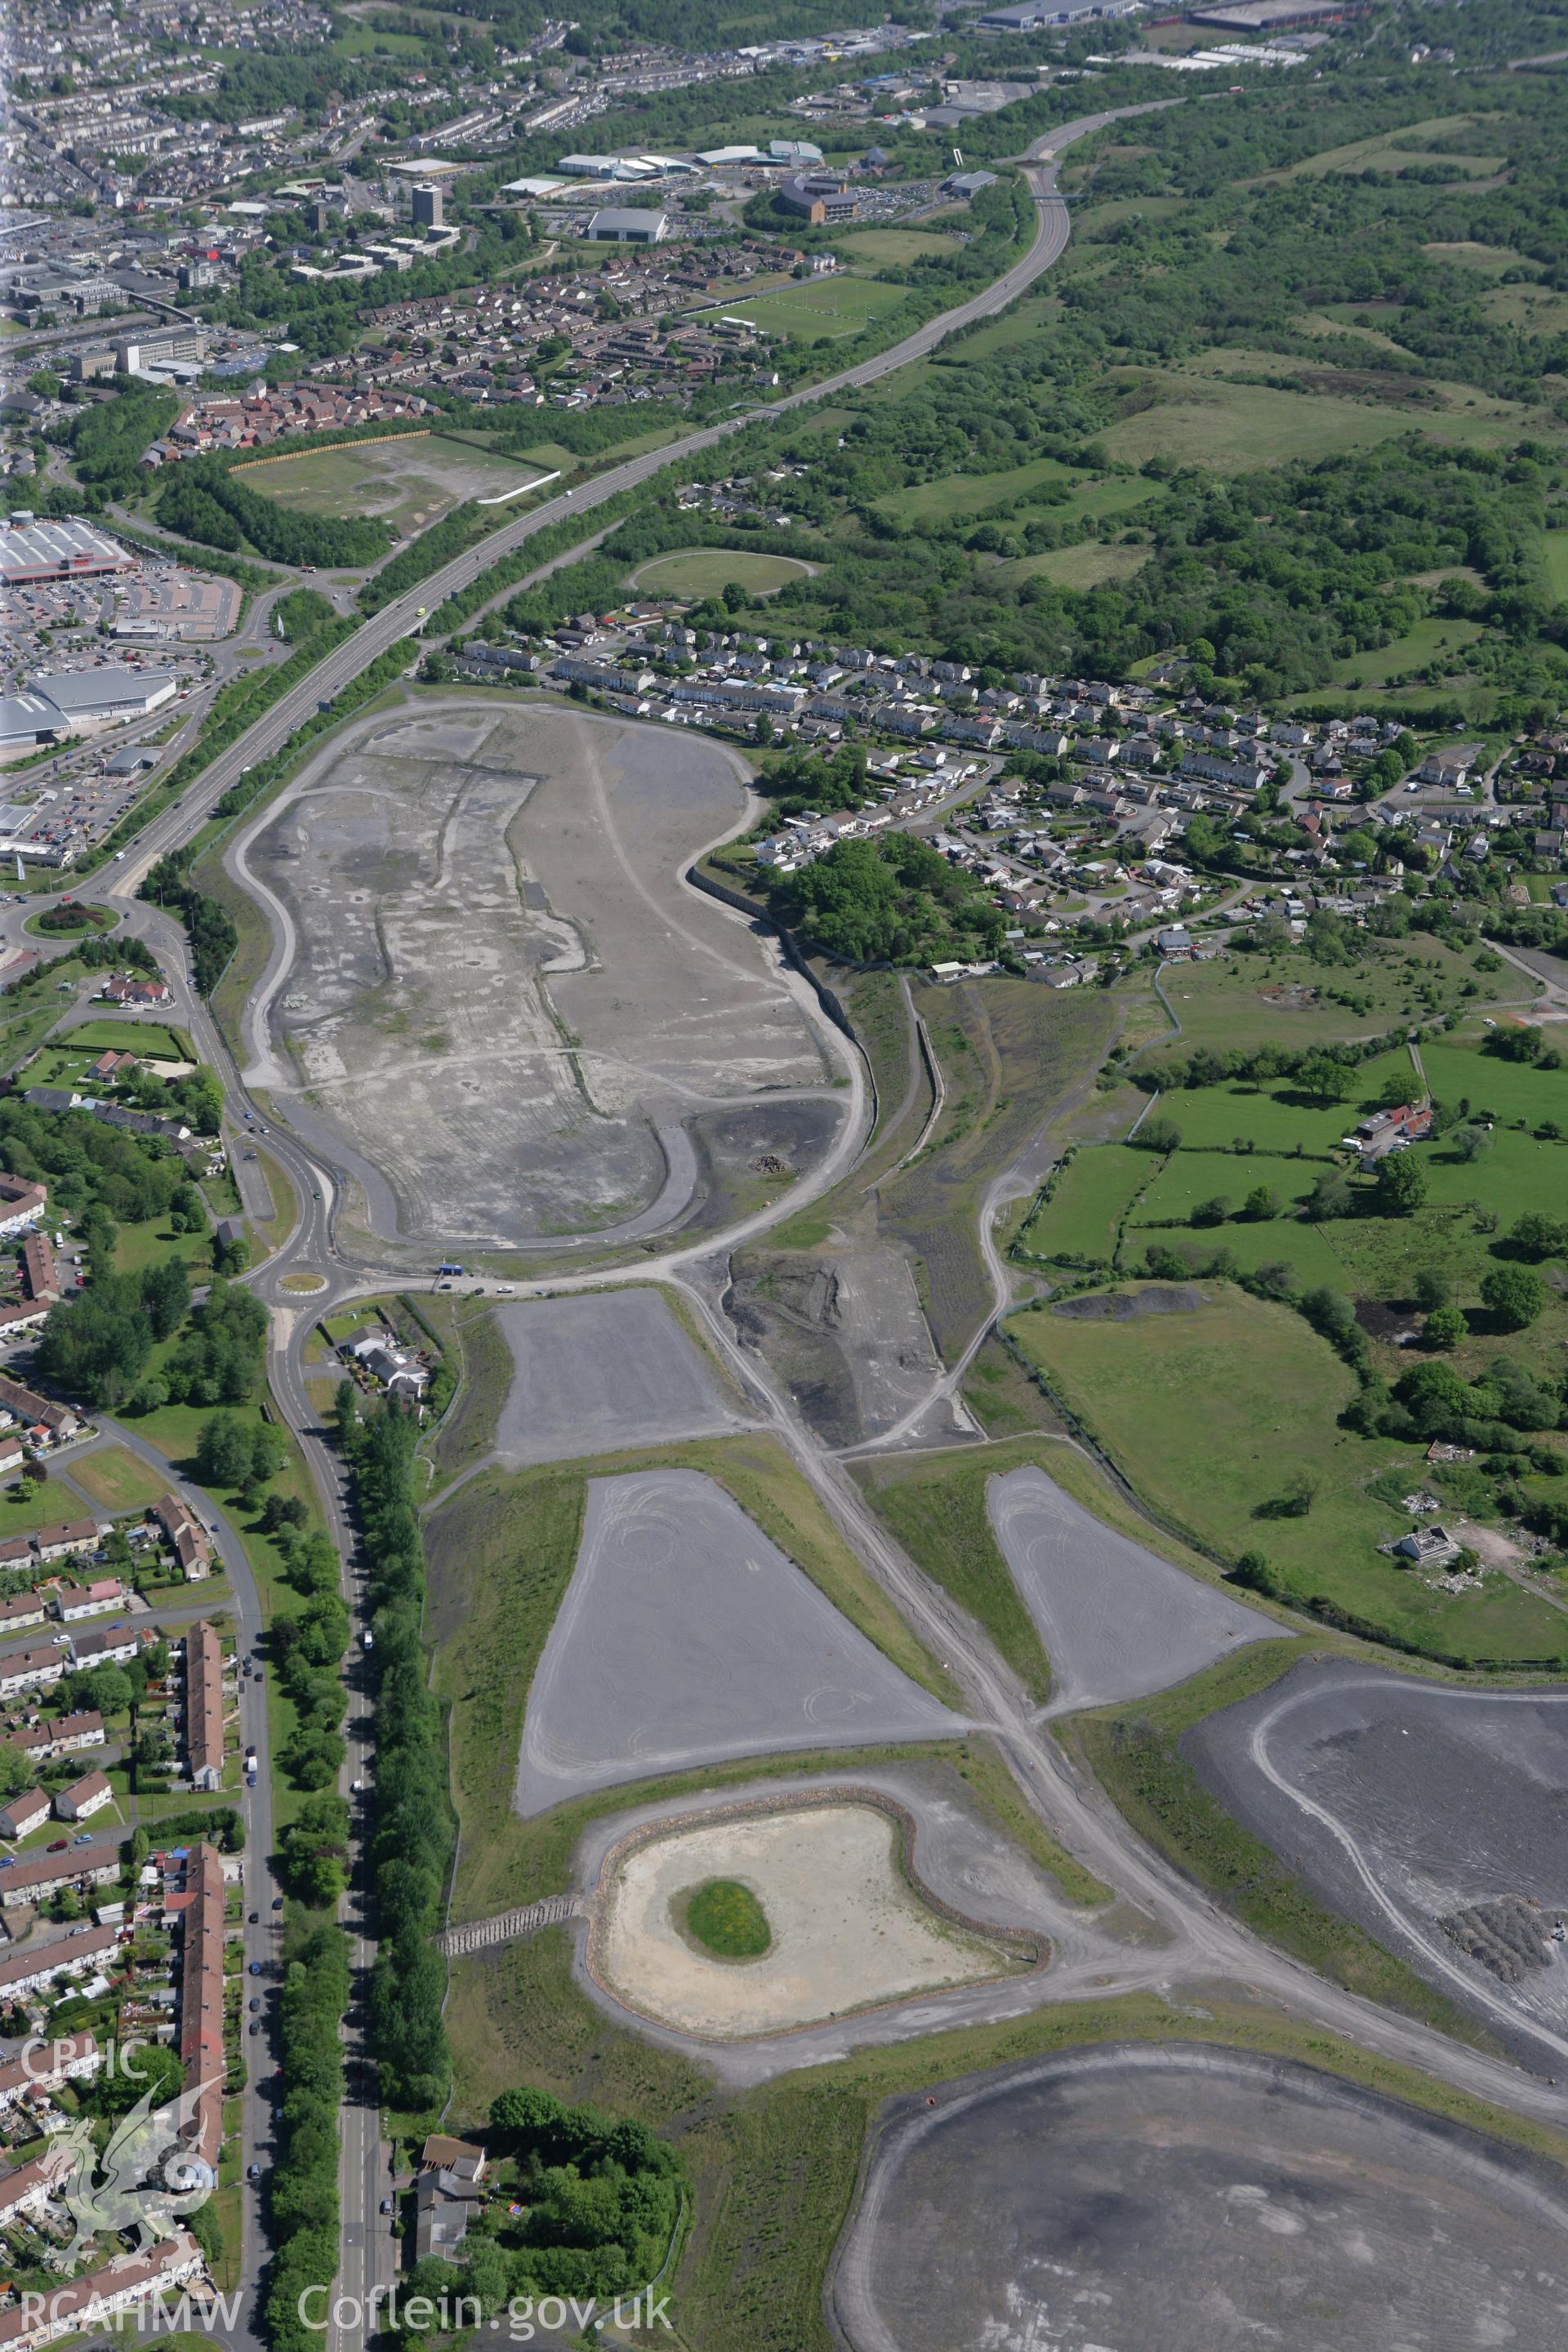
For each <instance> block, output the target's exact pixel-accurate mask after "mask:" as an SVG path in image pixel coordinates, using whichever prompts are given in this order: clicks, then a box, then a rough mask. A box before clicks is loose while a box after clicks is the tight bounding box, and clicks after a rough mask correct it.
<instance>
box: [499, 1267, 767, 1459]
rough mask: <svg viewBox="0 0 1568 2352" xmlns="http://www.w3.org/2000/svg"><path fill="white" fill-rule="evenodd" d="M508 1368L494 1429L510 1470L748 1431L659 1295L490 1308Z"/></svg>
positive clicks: (590, 1295)
mask: <svg viewBox="0 0 1568 2352" xmlns="http://www.w3.org/2000/svg"><path fill="white" fill-rule="evenodd" d="M495 1319H496V1321H497V1323H498V1324H499V1325H500V1329H501V1332H502V1334H503V1336H504V1337H505V1339H506V1343H507V1345H508V1347H509V1348H510V1349H511V1353H512V1361H513V1363H514V1364H515V1366H516V1368H517V1369H516V1370H515V1372H514V1373H513V1376H512V1382H511V1386H510V1389H509V1390H508V1391H507V1398H506V1402H505V1403H504V1404H503V1405H502V1407H501V1411H500V1424H499V1426H498V1428H497V1432H496V1452H497V1453H498V1454H500V1457H501V1459H502V1460H503V1461H504V1462H505V1463H506V1464H507V1465H509V1466H510V1467H511V1468H514V1469H521V1468H524V1467H526V1466H527V1465H529V1464H531V1463H535V1462H570V1461H573V1460H574V1459H575V1458H576V1457H577V1456H578V1455H580V1454H604V1453H609V1452H611V1451H613V1450H615V1449H616V1448H619V1447H622V1446H631V1445H660V1444H668V1442H669V1441H670V1440H671V1439H672V1438H677V1437H702V1436H707V1435H712V1434H717V1433H722V1432H725V1431H729V1430H736V1429H744V1428H748V1427H750V1426H752V1423H750V1421H749V1420H748V1418H747V1416H746V1415H745V1414H744V1413H742V1411H741V1409H740V1406H739V1404H738V1403H737V1402H736V1401H735V1400H734V1399H733V1398H732V1397H731V1396H729V1395H728V1394H726V1392H725V1390H724V1388H723V1386H722V1385H721V1381H719V1379H718V1377H717V1376H716V1374H715V1373H714V1372H713V1370H711V1368H710V1366H709V1365H708V1364H706V1363H705V1362H704V1361H703V1360H702V1357H701V1356H700V1354H699V1352H698V1350H697V1349H696V1348H695V1347H694V1346H693V1345H692V1343H691V1341H690V1340H689V1339H688V1338H687V1336H686V1333H685V1332H684V1331H683V1330H682V1329H681V1328H680V1325H679V1322H678V1321H677V1320H676V1318H675V1316H674V1314H673V1312H672V1311H671V1309H670V1307H669V1303H668V1300H667V1299H665V1298H663V1297H660V1296H659V1294H658V1291H657V1290H608V1291H604V1292H601V1293H598V1294H595V1293H594V1292H592V1291H584V1292H581V1293H579V1294H578V1295H577V1296H576V1297H569V1298H534V1299H529V1300H528V1301H527V1302H526V1303H522V1302H520V1303H519V1304H518V1305H516V1306H514V1307H497V1308H496V1310H495Z"/></svg>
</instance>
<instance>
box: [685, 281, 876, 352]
mask: <svg viewBox="0 0 1568 2352" xmlns="http://www.w3.org/2000/svg"><path fill="white" fill-rule="evenodd" d="M905 299H907V298H906V296H905V292H904V289H903V288H902V287H901V286H884V285H882V284H881V283H880V282H879V280H878V279H876V278H848V277H844V278H806V279H805V280H803V282H802V283H801V284H800V285H798V286H790V287H787V288H784V287H781V288H780V289H779V291H778V292H777V293H776V294H759V295H756V296H754V297H753V298H752V299H751V300H750V301H747V300H746V299H744V298H742V299H741V300H740V301H738V302H736V303H735V304H734V305H733V306H732V307H730V308H727V309H726V310H725V313H724V315H725V316H726V318H731V319H744V320H747V321H748V323H749V324H750V325H752V326H753V327H757V328H760V329H761V330H762V331H763V333H764V334H768V335H788V336H789V337H790V338H791V340H792V341H795V342H801V343H826V342H837V341H838V339H839V338H840V337H841V336H844V335H858V334H859V332H860V331H861V330H862V328H864V327H868V326H869V325H871V324H872V323H873V321H874V320H878V319H885V318H886V317H887V316H888V315H889V312H890V311H893V310H898V309H899V308H900V305H901V304H902V303H903V302H904V300H905Z"/></svg>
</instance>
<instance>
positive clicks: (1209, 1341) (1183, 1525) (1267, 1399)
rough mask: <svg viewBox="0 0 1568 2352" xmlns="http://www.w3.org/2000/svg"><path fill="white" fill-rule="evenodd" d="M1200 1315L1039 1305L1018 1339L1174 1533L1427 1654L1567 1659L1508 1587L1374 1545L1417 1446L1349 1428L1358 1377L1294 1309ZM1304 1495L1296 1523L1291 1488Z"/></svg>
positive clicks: (1205, 1294)
mask: <svg viewBox="0 0 1568 2352" xmlns="http://www.w3.org/2000/svg"><path fill="white" fill-rule="evenodd" d="M1201 1296H1202V1300H1203V1303H1202V1305H1201V1307H1199V1308H1198V1309H1197V1310H1196V1311H1195V1312H1194V1313H1189V1314H1163V1315H1146V1316H1136V1317H1134V1318H1131V1319H1128V1320H1125V1321H1113V1320H1111V1319H1110V1318H1106V1319H1104V1320H1100V1321H1089V1320H1085V1319H1078V1318H1069V1317H1068V1316H1065V1315H1058V1314H1053V1313H1052V1312H1051V1311H1050V1309H1049V1308H1048V1307H1031V1308H1028V1309H1026V1311H1025V1312H1024V1313H1023V1314H1020V1315H1016V1316H1015V1317H1014V1318H1012V1320H1011V1322H1010V1324H1009V1326H1008V1328H1009V1329H1010V1331H1011V1332H1012V1334H1013V1336H1014V1338H1015V1339H1016V1340H1017V1342H1018V1344H1019V1345H1020V1347H1022V1349H1024V1351H1025V1353H1026V1355H1027V1356H1028V1357H1029V1358H1030V1360H1032V1361H1033V1362H1035V1363H1036V1364H1037V1365H1038V1366H1039V1367H1040V1369H1041V1370H1042V1371H1043V1372H1044V1373H1045V1375H1046V1377H1047V1380H1048V1381H1049V1382H1050V1384H1051V1386H1052V1388H1053V1389H1054V1390H1055V1391H1056V1392H1057V1393H1058V1395H1059V1396H1060V1397H1061V1398H1062V1399H1063V1400H1064V1401H1065V1402H1066V1403H1067V1404H1068V1407H1069V1409H1070V1410H1071V1411H1072V1412H1074V1413H1075V1414H1076V1415H1077V1417H1078V1418H1079V1421H1080V1422H1081V1423H1083V1424H1084V1426H1085V1427H1086V1428H1087V1429H1088V1430H1089V1432H1090V1433H1092V1435H1093V1436H1094V1437H1095V1438H1096V1439H1097V1440H1098V1442H1099V1443H1100V1444H1101V1445H1102V1446H1103V1447H1104V1449H1105V1451H1106V1452H1107V1454H1109V1455H1110V1458H1111V1460H1112V1461H1113V1462H1114V1463H1116V1465H1118V1467H1119V1468H1120V1469H1121V1472H1122V1474H1123V1475H1124V1476H1126V1477H1127V1478H1128V1479H1129V1480H1130V1481H1131V1484H1132V1485H1133V1486H1135V1487H1136V1488H1137V1490H1138V1491H1139V1493H1140V1494H1141V1495H1142V1496H1143V1497H1144V1499H1145V1500H1146V1501H1147V1502H1148V1503H1149V1504H1150V1505H1151V1507H1152V1508H1153V1509H1154V1510H1155V1511H1156V1512H1158V1513H1159V1514H1160V1516H1161V1517H1163V1518H1164V1519H1165V1520H1166V1521H1167V1522H1168V1523H1169V1524H1171V1525H1172V1526H1173V1527H1175V1528H1178V1529H1180V1530H1183V1531H1184V1532H1186V1533H1187V1534H1189V1535H1190V1536H1191V1537H1192V1538H1194V1539H1195V1540H1196V1541H1197V1542H1198V1543H1199V1544H1200V1546H1202V1547H1204V1548H1206V1549H1210V1550H1212V1551H1214V1552H1216V1553H1218V1554H1219V1555H1220V1556H1221V1557H1222V1558H1225V1559H1237V1558H1238V1557H1239V1556H1240V1554H1241V1553H1242V1552H1244V1551H1252V1550H1258V1551H1261V1552H1262V1553H1263V1555H1264V1556H1265V1558H1266V1559H1268V1563H1269V1565H1270V1567H1271V1569H1272V1570H1273V1571H1274V1574H1275V1576H1276V1578H1277V1579H1278V1580H1279V1589H1280V1591H1281V1592H1282V1593H1283V1594H1284V1595H1286V1596H1288V1597H1289V1598H1291V1599H1293V1600H1295V1601H1299V1602H1309V1601H1318V1602H1326V1603H1327V1604H1328V1605H1329V1606H1330V1607H1331V1608H1334V1609H1338V1610H1341V1611H1343V1612H1347V1613H1348V1614H1349V1615H1350V1616H1352V1618H1353V1619H1355V1620H1357V1621H1358V1622H1362V1623H1363V1624H1365V1625H1367V1626H1368V1627H1370V1628H1374V1629H1377V1630H1378V1631H1379V1632H1382V1633H1384V1634H1386V1635H1389V1636H1392V1637H1393V1638H1394V1640H1395V1641H1397V1642H1400V1643H1405V1644H1407V1645H1410V1646H1414V1647H1415V1648H1419V1649H1430V1650H1433V1651H1435V1652H1437V1653H1439V1654H1443V1655H1445V1656H1450V1657H1455V1658H1464V1659H1474V1660H1482V1659H1495V1660H1497V1661H1499V1662H1500V1663H1510V1662H1520V1663H1522V1662H1524V1661H1527V1660H1538V1659H1544V1658H1550V1659H1556V1658H1563V1659H1568V1618H1564V1617H1563V1616H1561V1615H1560V1614H1559V1613H1558V1612H1556V1611H1554V1610H1552V1609H1551V1608H1550V1607H1549V1606H1548V1605H1547V1604H1546V1603H1545V1602H1544V1601H1538V1600H1536V1599H1535V1598H1534V1597H1533V1595H1531V1594H1530V1593H1528V1592H1525V1591H1521V1590H1520V1589H1519V1588H1517V1587H1516V1586H1514V1585H1512V1584H1510V1583H1509V1582H1507V1581H1506V1580H1504V1579H1502V1578H1501V1577H1494V1578H1490V1579H1489V1580H1487V1582H1486V1584H1485V1585H1484V1586H1483V1587H1482V1589H1481V1590H1480V1591H1479V1592H1473V1593H1468V1594H1465V1595H1453V1594H1449V1593H1447V1592H1443V1591H1433V1590H1432V1589H1430V1588H1429V1587H1428V1586H1427V1585H1426V1584H1425V1583H1424V1582H1422V1581H1421V1580H1419V1579H1418V1578H1416V1577H1415V1576H1414V1575H1412V1574H1409V1573H1406V1572H1405V1571H1404V1570H1400V1569H1396V1568H1395V1567H1394V1564H1393V1563H1392V1561H1390V1560H1388V1559H1385V1558H1384V1557H1383V1556H1382V1555H1381V1554H1380V1553H1379V1552H1378V1550H1377V1549H1376V1547H1377V1545H1378V1544H1379V1543H1382V1542H1384V1540H1386V1539H1387V1538H1390V1537H1393V1536H1395V1535H1401V1534H1403V1533H1404V1532H1405V1528H1406V1527H1407V1525H1408V1524H1409V1522H1408V1517H1407V1515H1406V1514H1405V1513H1403V1512H1401V1511H1399V1510H1398V1509H1397V1508H1395V1507H1392V1506H1391V1505H1389V1504H1386V1503H1384V1502H1381V1501H1379V1500H1378V1499H1377V1498H1376V1497H1375V1496H1373V1494H1372V1493H1371V1492H1370V1491H1369V1489H1370V1487H1371V1486H1372V1484H1373V1481H1374V1480H1376V1479H1378V1478H1379V1477H1380V1476H1382V1475H1384V1474H1386V1473H1388V1472H1389V1471H1391V1470H1392V1469H1393V1468H1394V1466H1395V1465H1398V1467H1399V1469H1400V1471H1401V1472H1402V1473H1403V1472H1405V1471H1406V1470H1407V1471H1408V1472H1409V1473H1410V1474H1411V1475H1412V1476H1414V1475H1415V1473H1416V1471H1417V1469H1418V1467H1419V1465H1420V1454H1419V1451H1418V1449H1417V1448H1415V1447H1414V1446H1411V1445H1405V1444H1397V1443H1395V1442H1394V1441H1393V1440H1390V1439H1383V1438H1378V1439H1368V1438H1365V1437H1362V1436H1359V1435H1357V1434H1354V1433H1352V1432H1350V1431H1348V1430H1343V1429H1341V1428H1340V1427H1339V1426H1338V1417H1339V1414H1340V1413H1341V1412H1342V1409H1343V1407H1344V1406H1345V1404H1346V1403H1347V1402H1349V1400H1350V1398H1351V1396H1352V1394H1353V1393H1354V1391H1355V1386H1356V1382H1355V1376H1354V1374H1353V1373H1352V1371H1351V1370H1350V1369H1349V1367H1348V1366H1347V1365H1345V1364H1343V1363H1342V1362H1341V1360H1340V1359H1339V1358H1338V1357H1337V1356H1336V1355H1335V1354H1334V1353H1333V1351H1332V1350H1331V1348H1330V1347H1329V1346H1328V1344H1327V1343H1326V1341H1324V1340H1322V1339H1320V1338H1319V1337H1318V1335H1317V1334H1316V1332H1314V1331H1313V1330H1312V1329H1311V1328H1310V1326H1309V1325H1308V1324H1307V1323H1306V1322H1305V1321H1304V1320H1303V1319H1302V1318H1301V1317H1300V1316H1299V1315H1298V1314H1296V1313H1295V1312H1294V1310H1293V1309H1291V1308H1289V1307H1283V1306H1275V1305H1272V1304H1270V1303H1268V1302H1267V1301H1264V1300H1261V1299H1257V1298H1253V1297H1250V1296H1249V1295H1248V1294H1247V1293H1246V1292H1244V1291H1240V1290H1237V1289H1235V1288H1233V1287H1231V1286H1228V1285H1223V1284H1212V1285H1211V1284H1205V1285H1203V1286H1201ZM1297 1479H1301V1480H1304V1481H1306V1482H1307V1483H1308V1484H1309V1485H1310V1487H1311V1499H1310V1507H1309V1508H1308V1509H1307V1510H1306V1511H1305V1512H1303V1513H1301V1514H1300V1515H1299V1516H1292V1515H1289V1514H1288V1513H1286V1512H1284V1511H1283V1510H1282V1509H1281V1506H1282V1505H1284V1504H1285V1503H1286V1502H1287V1500H1288V1499H1289V1494H1290V1489H1291V1486H1292V1482H1293V1481H1295V1480H1297Z"/></svg>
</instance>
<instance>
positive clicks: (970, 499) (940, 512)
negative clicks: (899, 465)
mask: <svg viewBox="0 0 1568 2352" xmlns="http://www.w3.org/2000/svg"><path fill="white" fill-rule="evenodd" d="M1080 479H1081V477H1080V476H1079V475H1075V474H1074V472H1073V470H1072V467H1070V466H1064V465H1062V464H1061V463H1060V462H1059V460H1058V459H1057V458H1055V457H1032V458H1031V459H1030V460H1029V463H1028V464H1027V465H1026V466H1010V467H1007V468H1006V469H1005V471H1004V472H1002V473H999V474H949V475H947V476H945V477H944V478H943V479H942V480H941V481H935V482H915V483H913V484H911V485H910V488H908V489H902V490H900V491H899V492H898V493H897V495H896V497H895V498H893V499H888V500H886V501H884V503H885V504H886V505H887V506H888V507H889V510H892V509H896V510H897V511H898V513H899V514H900V515H901V516H902V517H903V518H904V519H905V520H906V521H908V522H948V521H951V520H952V517H953V516H954V515H960V514H974V513H979V512H980V511H982V510H983V509H988V508H991V507H1003V508H1006V507H1009V506H1022V505H1024V504H1026V502H1027V499H1028V496H1029V493H1030V491H1031V490H1035V489H1038V488H1039V487H1040V485H1041V484H1042V483H1044V482H1053V483H1056V482H1062V483H1075V482H1077V481H1079V480H1080ZM1134 487H1136V488H1137V489H1138V491H1139V494H1140V496H1142V497H1143V498H1147V497H1148V495H1149V489H1148V485H1147V484H1146V483H1139V484H1137V485H1135V486H1134ZM1050 511H1051V512H1052V513H1055V512H1056V511H1057V509H1055V508H1052V509H1050Z"/></svg>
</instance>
